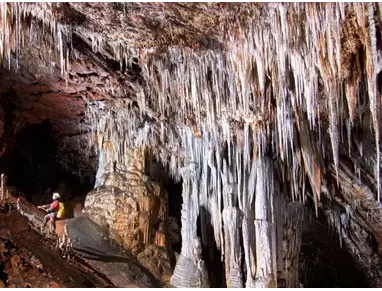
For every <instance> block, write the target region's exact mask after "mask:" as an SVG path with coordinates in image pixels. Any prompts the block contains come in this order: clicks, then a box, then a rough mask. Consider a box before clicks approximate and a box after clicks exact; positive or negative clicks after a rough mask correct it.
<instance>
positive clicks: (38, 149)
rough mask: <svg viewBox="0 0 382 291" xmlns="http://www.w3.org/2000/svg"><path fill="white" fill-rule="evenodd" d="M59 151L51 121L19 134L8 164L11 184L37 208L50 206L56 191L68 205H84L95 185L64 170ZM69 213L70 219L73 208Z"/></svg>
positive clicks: (7, 168)
mask: <svg viewBox="0 0 382 291" xmlns="http://www.w3.org/2000/svg"><path fill="white" fill-rule="evenodd" d="M57 149H58V144H57V141H56V139H55V137H54V132H53V128H52V124H51V122H50V121H49V120H45V121H44V122H42V123H38V124H29V125H26V126H25V127H24V128H23V129H21V130H20V131H19V132H18V133H17V134H16V136H15V141H14V145H13V151H12V153H11V155H10V157H9V160H8V162H7V166H6V173H7V176H8V182H7V183H8V185H10V186H13V187H15V188H16V189H17V190H18V191H20V192H22V193H23V195H25V198H26V199H27V200H29V201H30V202H32V203H33V204H35V205H41V204H47V203H50V202H51V199H52V198H51V194H52V193H53V192H59V193H60V194H61V200H62V201H63V202H64V203H66V204H72V203H71V202H72V201H76V203H78V202H83V201H84V199H85V195H86V194H87V193H88V192H89V191H90V190H91V189H92V188H93V185H92V184H91V183H90V181H88V180H86V179H81V178H80V177H78V176H76V175H75V174H73V173H71V172H70V171H68V170H66V169H64V168H63V167H62V166H61V164H60V156H59V155H58V150H57ZM66 210H68V211H66V212H67V215H68V218H69V217H71V216H72V213H71V212H72V211H71V209H70V207H66Z"/></svg>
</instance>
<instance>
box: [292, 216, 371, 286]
mask: <svg viewBox="0 0 382 291" xmlns="http://www.w3.org/2000/svg"><path fill="white" fill-rule="evenodd" d="M299 273H300V276H299V277H300V282H301V284H302V285H303V287H305V288H328V287H330V288H355V287H361V288H367V287H369V286H368V283H367V279H366V278H365V276H364V273H363V272H362V271H361V270H360V269H359V268H358V267H357V265H356V262H355V261H354V259H353V257H352V256H351V255H350V253H349V252H348V251H346V250H345V249H344V248H341V247H340V244H339V241H338V235H337V234H336V233H334V232H333V231H330V230H329V228H328V226H327V225H326V223H324V222H321V221H319V220H317V219H313V221H312V222H311V223H309V225H308V226H307V228H306V230H305V232H304V233H303V237H302V244H301V252H300V270H299Z"/></svg>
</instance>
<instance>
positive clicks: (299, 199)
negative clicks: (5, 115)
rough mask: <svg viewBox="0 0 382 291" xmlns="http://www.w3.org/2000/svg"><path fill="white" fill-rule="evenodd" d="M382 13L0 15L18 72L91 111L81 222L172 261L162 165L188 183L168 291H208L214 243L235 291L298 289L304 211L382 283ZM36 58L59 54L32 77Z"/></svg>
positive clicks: (173, 9) (266, 10)
mask: <svg viewBox="0 0 382 291" xmlns="http://www.w3.org/2000/svg"><path fill="white" fill-rule="evenodd" d="M381 12H382V10H381V7H380V6H379V4H376V3H349V4H347V3H297V4H277V3H272V4H271V3H269V4H268V3H249V4H248V3H242V4H230V3H223V4H220V3H206V4H194V3H192V4H180V3H179V4H178V3H171V4H164V3H129V4H116V3H97V4H90V3H86V4H84V3H57V4H56V3H54V4H53V3H43V4H41V3H34V4H29V3H14V4H6V3H3V4H1V27H2V34H1V36H0V40H1V46H0V53H1V54H2V56H3V60H4V61H3V65H4V67H6V68H7V69H10V70H11V71H12V72H15V74H18V73H20V72H29V75H28V76H29V77H28V78H32V79H33V77H30V75H31V73H33V74H34V73H37V72H36V68H37V71H38V73H39V79H38V80H39V82H42V83H44V82H45V83H47V84H49V86H51V87H52V88H53V89H55V90H62V91H64V90H66V91H67V92H66V94H73V96H75V97H76V98H77V97H78V99H80V100H82V101H81V102H82V103H80V104H81V105H80V106H78V108H80V109H77V110H79V111H81V106H83V108H85V109H84V110H83V111H81V112H83V113H84V118H81V120H80V122H79V126H78V127H79V128H80V129H81V130H82V133H83V135H82V138H87V140H88V142H89V146H90V147H89V148H83V149H82V150H81V152H83V153H84V155H85V156H86V155H88V154H89V152H91V150H90V149H92V150H94V151H95V152H96V154H97V157H98V172H97V177H96V183H95V188H94V190H93V191H92V192H91V193H89V194H88V196H87V198H86V205H85V212H86V213H88V214H89V216H90V217H92V219H94V220H95V221H96V222H97V223H99V224H101V225H104V226H105V227H107V228H108V229H109V232H110V233H111V234H112V235H113V236H114V238H115V239H116V240H117V241H118V242H120V243H121V244H122V245H124V246H125V247H128V248H130V249H132V250H133V252H135V253H136V254H138V257H139V253H140V252H143V250H146V252H149V251H148V250H147V246H148V245H152V244H155V243H156V244H157V245H160V246H159V247H163V248H164V249H166V252H167V254H168V255H169V256H171V255H172V254H171V253H172V251H171V247H170V246H168V245H167V246H166V247H164V246H163V245H166V243H164V241H167V240H168V239H167V238H166V232H169V230H168V229H166V227H163V225H166V222H167V221H168V212H167V211H168V210H167V207H168V201H167V197H166V191H165V189H164V188H163V187H161V185H159V184H158V183H157V182H155V181H156V179H155V178H156V177H154V176H155V175H161V174H163V173H158V171H157V170H155V163H158V162H159V163H161V164H162V166H163V167H164V169H165V172H166V173H168V174H169V176H170V177H171V178H172V179H173V180H174V181H176V182H179V181H182V189H183V190H182V194H181V195H182V198H183V204H182V212H181V221H182V224H181V237H182V247H181V253H180V255H179V257H178V260H177V262H176V266H175V269H174V273H173V276H172V278H171V283H172V285H173V286H175V287H207V286H209V285H210V284H211V282H210V276H209V273H211V272H213V270H208V269H207V267H206V266H207V264H206V262H205V258H204V257H205V256H206V255H205V252H206V251H208V249H209V248H208V246H211V245H215V246H216V248H217V249H218V250H219V251H220V253H221V257H220V258H218V259H220V260H221V261H222V262H223V263H224V272H225V280H226V282H225V283H226V286H227V287H274V286H276V287H279V286H285V287H297V286H299V278H298V276H299V271H298V268H299V266H298V262H299V260H298V256H299V250H300V246H301V238H302V233H303V227H304V224H303V221H304V219H305V216H306V208H307V207H311V208H313V209H314V212H315V214H316V215H317V216H318V215H319V214H320V213H322V214H324V215H325V217H326V218H327V220H328V223H329V224H330V225H331V226H332V227H333V228H334V229H335V230H336V231H337V232H338V235H339V243H341V244H342V246H343V247H344V248H346V249H348V250H349V252H350V253H352V254H353V255H354V258H355V261H356V262H357V264H359V265H360V267H361V269H363V270H364V271H365V274H366V275H367V278H368V280H369V283H370V285H373V286H382V280H381V279H382V268H381V267H380V266H381V264H380V263H379V261H380V259H381V258H380V252H379V249H381V247H380V243H381V242H382V240H381V239H382V216H381V213H380V212H381V204H380V200H381V198H380V190H381V189H380V188H381V187H380V168H381V165H380V164H381V163H380V126H379V124H380V119H381V118H380V98H381V82H380V81H381V80H380V72H381V69H382V58H381V48H380V44H381V42H380V40H381V31H380V27H381V24H382V23H381V20H382V14H381ZM36 47H42V48H44V50H46V51H48V52H49V54H46V55H45V56H44V57H43V59H44V62H45V65H43V64H35V66H34V65H33V64H34V63H33V62H34V61H33V60H32V59H31V56H32V57H33V56H36V59H37V60H38V59H39V58H42V57H41V56H40V55H39V54H38V53H36ZM23 64H24V65H23ZM49 75H50V76H54V77H55V78H56V79H57V80H58V81H56V82H49V78H50V77H49ZM25 78H27V77H25ZM87 85H88V86H87ZM7 86H9V85H7ZM65 86H66V87H65ZM64 88H69V89H64ZM70 88H72V89H73V90H70ZM73 99H74V97H73ZM22 116H24V118H27V117H26V116H27V115H25V114H24V115H22ZM57 120H60V118H58V119H57ZM71 122H74V121H73V120H71ZM77 149H78V147H77ZM148 157H149V158H148ZM154 161H155V163H154ZM147 173H151V174H150V175H148V174H147ZM202 209H203V211H202ZM160 225H162V227H160ZM209 225H211V227H210V228H208V226H209ZM207 230H208V231H207ZM211 230H212V232H213V235H210V233H209V231H211ZM203 250H204V252H203ZM142 256H143V255H142ZM142 256H141V257H142ZM145 256H146V255H145ZM211 256H212V255H211V254H210V256H209V257H211ZM185 274H187V275H188V276H186V275H185Z"/></svg>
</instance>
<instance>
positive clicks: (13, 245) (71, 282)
mask: <svg viewBox="0 0 382 291" xmlns="http://www.w3.org/2000/svg"><path fill="white" fill-rule="evenodd" d="M0 256H1V257H0V272H1V275H0V280H1V283H2V285H3V286H4V287H32V288H33V287H67V288H72V287H106V286H105V284H104V283H103V282H102V281H101V280H97V279H96V278H94V276H91V275H90V274H89V272H87V271H86V270H85V269H84V268H79V267H78V266H77V265H76V264H74V263H72V262H69V261H68V260H66V259H64V258H62V257H61V255H60V254H59V253H58V252H57V251H55V250H54V249H53V247H52V244H51V242H50V241H48V240H47V239H46V238H44V237H42V236H41V235H40V234H39V233H37V232H36V231H34V230H33V229H31V227H30V226H29V223H28V220H27V219H26V218H25V217H23V216H22V215H20V214H19V213H17V212H16V211H9V212H0ZM92 277H93V278H92ZM1 283H0V284H1Z"/></svg>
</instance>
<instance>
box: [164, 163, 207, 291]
mask: <svg viewBox="0 0 382 291" xmlns="http://www.w3.org/2000/svg"><path fill="white" fill-rule="evenodd" d="M198 189H199V185H198V180H197V178H196V175H195V173H194V171H193V170H191V171H188V172H187V173H184V175H183V192H182V197H183V205H182V212H181V221H182V230H181V235H182V249H181V253H180V255H179V257H178V260H177V263H176V266H175V269H174V273H173V275H172V277H171V281H170V282H171V285H172V286H174V287H178V288H200V287H201V288H206V287H209V282H208V272H207V268H206V266H205V263H204V261H203V259H202V244H201V241H200V238H199V237H198V236H197V218H198V215H199V201H198Z"/></svg>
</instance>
